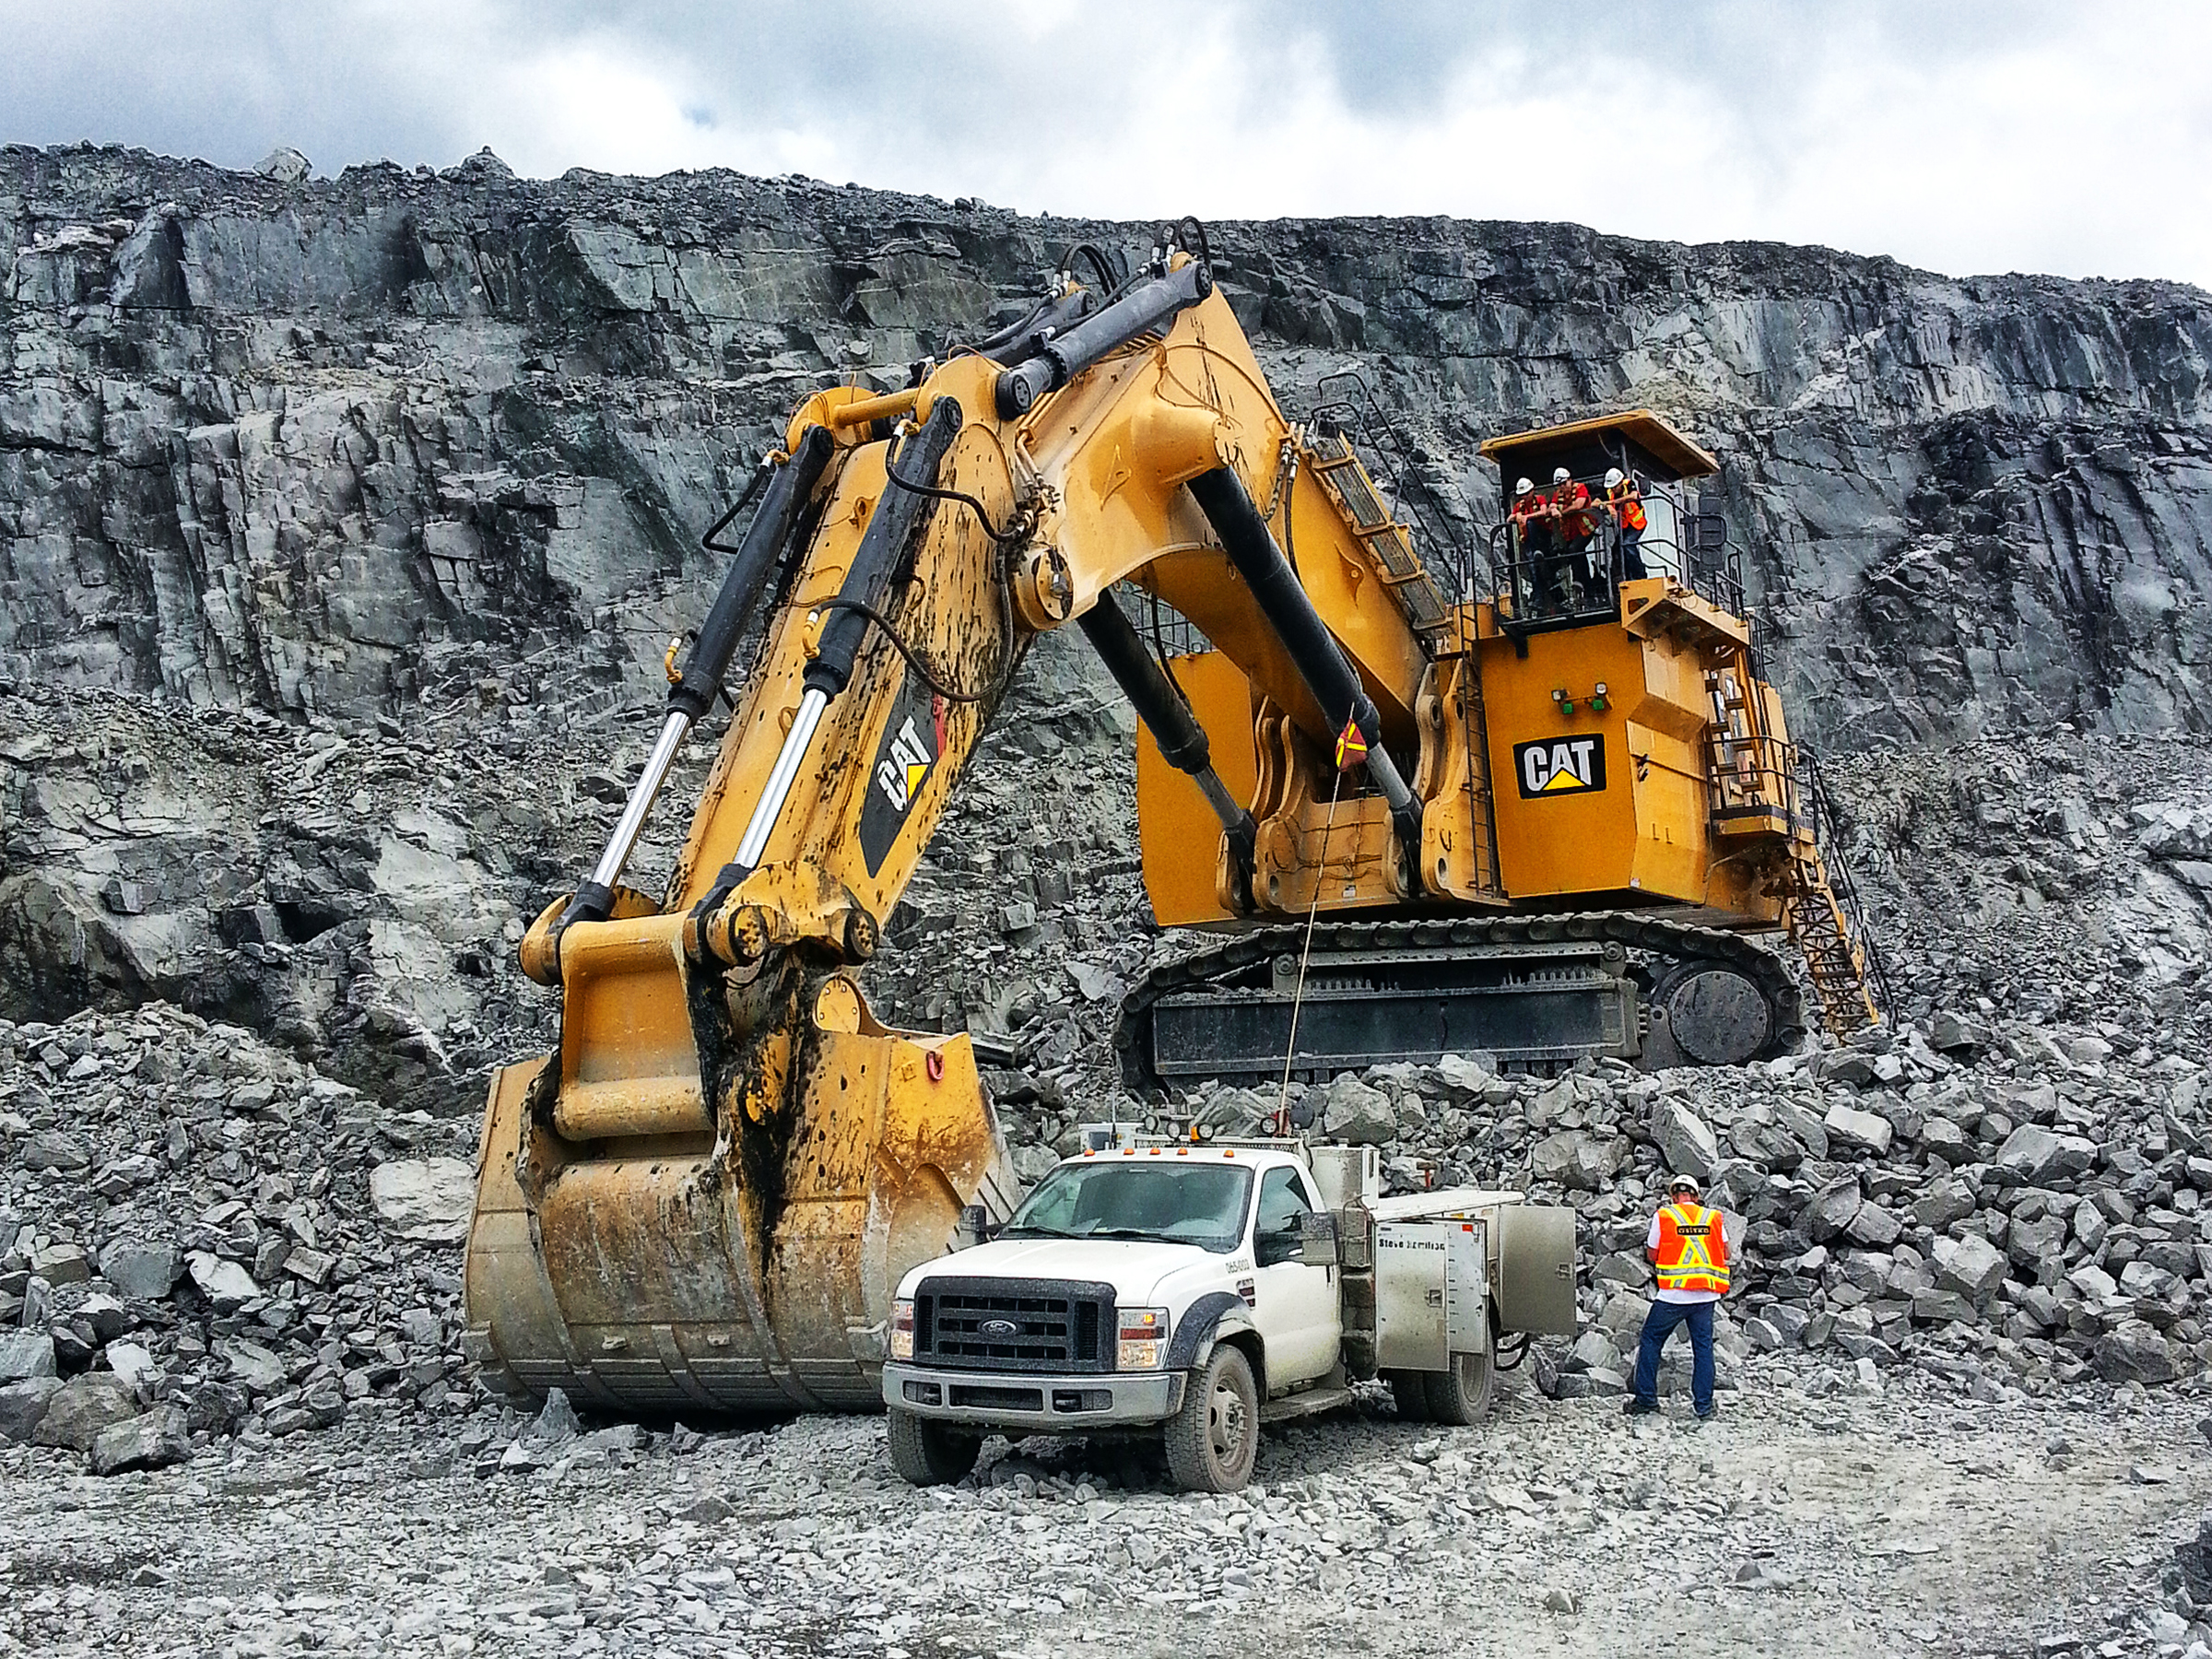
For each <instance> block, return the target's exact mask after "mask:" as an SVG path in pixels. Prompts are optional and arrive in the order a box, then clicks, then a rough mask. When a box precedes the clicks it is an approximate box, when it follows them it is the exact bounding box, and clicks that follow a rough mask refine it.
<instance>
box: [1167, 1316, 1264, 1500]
mask: <svg viewBox="0 0 2212 1659" xmlns="http://www.w3.org/2000/svg"><path fill="white" fill-rule="evenodd" d="M1167 1447H1168V1472H1169V1473H1170V1474H1171V1475H1173V1476H1174V1477H1175V1484H1176V1485H1177V1486H1178V1487H1180V1488H1182V1490H1184V1491H1186V1492H1233V1491H1235V1490H1236V1489H1237V1488H1239V1487H1241V1486H1242V1485H1243V1484H1244V1483H1245V1482H1246V1481H1248V1480H1250V1479H1251V1478H1252V1465H1253V1460H1254V1459H1255V1458H1257V1457H1258V1455H1259V1452H1260V1391H1259V1390H1258V1389H1257V1388H1256V1387H1254V1386H1253V1381H1252V1362H1251V1361H1250V1360H1248V1359H1245V1358H1244V1356H1243V1355H1242V1354H1241V1352H1239V1351H1238V1350H1237V1349H1236V1348H1235V1347H1231V1346H1230V1344H1228V1343H1226V1342H1225V1343H1222V1344H1221V1345H1220V1346H1219V1347H1216V1348H1215V1349H1214V1354H1213V1358H1212V1359H1208V1360H1207V1361H1206V1364H1205V1365H1204V1366H1203V1367H1202V1368H1201V1369H1200V1370H1199V1371H1197V1372H1196V1373H1195V1374H1194V1375H1193V1376H1192V1378H1191V1382H1190V1386H1189V1387H1188V1388H1186V1389H1185V1390H1184V1391H1183V1395H1182V1410H1180V1411H1178V1412H1177V1413H1176V1414H1175V1415H1174V1416H1173V1417H1171V1418H1169V1419H1168V1432H1167Z"/></svg>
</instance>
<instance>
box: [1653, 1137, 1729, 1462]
mask: <svg viewBox="0 0 2212 1659" xmlns="http://www.w3.org/2000/svg"><path fill="white" fill-rule="evenodd" d="M1698 1195H1699V1189H1698V1183H1697V1181H1696V1179H1695V1178H1694V1177H1692V1176H1688V1175H1677V1176H1675V1177H1674V1178H1673V1179H1671V1180H1670V1181H1668V1182H1667V1183H1666V1198H1667V1201H1666V1204H1665V1206H1664V1207H1663V1208H1662V1209H1661V1210H1660V1211H1659V1213H1658V1214H1657V1215H1655V1216H1653V1218H1652V1230H1651V1233H1650V1236H1649V1237H1647V1238H1646V1239H1645V1241H1644V1251H1643V1253H1644V1254H1645V1255H1647V1256H1649V1257H1650V1258H1651V1260H1652V1265H1653V1266H1654V1267H1656V1268H1657V1269H1658V1271H1659V1289H1658V1293H1657V1294H1656V1295H1655V1296H1654V1297H1653V1300H1652V1311H1651V1312H1649V1313H1647V1314H1646V1315H1644V1320H1643V1338H1642V1340H1641V1342H1639V1343H1638V1344H1637V1347H1636V1376H1635V1380H1634V1381H1633V1382H1631V1383H1630V1391H1631V1392H1630V1394H1629V1405H1628V1413H1629V1415H1630V1417H1641V1416H1643V1415H1645V1414H1646V1413H1649V1412H1653V1411H1657V1410H1658V1409H1659V1351H1660V1349H1662V1348H1664V1347H1665V1346H1666V1339H1667V1338H1668V1337H1669V1336H1671V1335H1674V1331H1675V1327H1676V1326H1677V1325H1684V1324H1686V1325H1688V1327H1689V1353H1690V1368H1689V1403H1690V1406H1691V1407H1692V1408H1693V1409H1694V1410H1695V1411H1696V1412H1697V1414H1698V1416H1699V1418H1700V1419H1703V1418H1712V1416H1713V1415H1714V1414H1715V1413H1717V1412H1718V1411H1719V1410H1720V1407H1719V1406H1718V1405H1717V1404H1715V1402H1714V1400H1713V1397H1712V1382H1713V1377H1712V1308H1713V1304H1714V1303H1715V1302H1717V1301H1719V1300H1721V1298H1722V1297H1724V1296H1725V1295H1727V1294H1728V1234H1727V1230H1726V1229H1725V1228H1724V1226H1723V1225H1722V1221H1721V1212H1720V1211H1719V1210H1716V1209H1707V1208H1706V1207H1705V1206H1703V1205H1701V1204H1700V1203H1699V1202H1698Z"/></svg>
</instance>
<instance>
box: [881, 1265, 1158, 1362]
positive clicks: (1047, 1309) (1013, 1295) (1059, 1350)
mask: <svg viewBox="0 0 2212 1659" xmlns="http://www.w3.org/2000/svg"><path fill="white" fill-rule="evenodd" d="M1113 1319H1114V1304H1113V1287H1112V1285H1099V1284H1089V1283H1086V1282H1084V1281H1082V1280H1078V1279H985V1278H972V1279H950V1278H945V1279H924V1280H923V1281H922V1283H921V1284H920V1285H919V1286H917V1287H916V1288H915V1290H914V1363H916V1364H917V1365H943V1366H954V1367H966V1368H969V1369H971V1370H975V1371H1053V1372H1061V1371H1112V1369H1113V1357H1114V1339H1115V1336H1116V1335H1117V1333H1116V1331H1115V1328H1114V1323H1113Z"/></svg>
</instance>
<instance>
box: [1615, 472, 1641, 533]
mask: <svg viewBox="0 0 2212 1659" xmlns="http://www.w3.org/2000/svg"><path fill="white" fill-rule="evenodd" d="M1629 490H1630V486H1629V485H1628V484H1627V483H1626V482H1625V481H1624V482H1622V483H1621V484H1619V485H1618V486H1617V487H1615V488H1614V489H1612V490H1611V491H1610V492H1609V493H1608V494H1607V495H1606V501H1607V502H1608V503H1609V504H1611V505H1612V506H1615V507H1618V508H1619V509H1620V527H1621V528H1622V529H1623V530H1641V529H1643V528H1644V527H1645V526H1646V525H1648V524H1650V522H1651V521H1650V520H1648V519H1646V518H1645V517H1644V516H1643V502H1642V500H1641V498H1639V497H1636V496H1633V495H1630V493H1629Z"/></svg>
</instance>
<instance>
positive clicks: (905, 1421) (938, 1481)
mask: <svg viewBox="0 0 2212 1659" xmlns="http://www.w3.org/2000/svg"><path fill="white" fill-rule="evenodd" d="M887 1437H888V1439H889V1441H890V1442H891V1467H892V1468H894V1469H896V1470H898V1471H899V1473H900V1476H901V1477H904V1479H905V1481H906V1483H907V1484H908V1485H909V1486H918V1487H930V1486H951V1485H952V1484H953V1483H954V1482H955V1481H958V1480H962V1479H965V1478H966V1477H967V1475H968V1472H969V1471H970V1470H971V1469H973V1468H974V1467H975V1460H976V1457H977V1455H978V1454H979V1453H981V1452H982V1449H983V1440H982V1435H980V1434H963V1433H961V1432H960V1431H959V1430H956V1429H954V1428H952V1427H951V1426H950V1425H949V1424H946V1423H933V1422H931V1421H930V1420H929V1419H928V1418H919V1417H916V1416H915V1415H914V1414H913V1413H912V1412H911V1411H900V1409H899V1408H898V1407H897V1406H892V1407H891V1408H890V1421H889V1425H888V1430H887Z"/></svg>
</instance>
